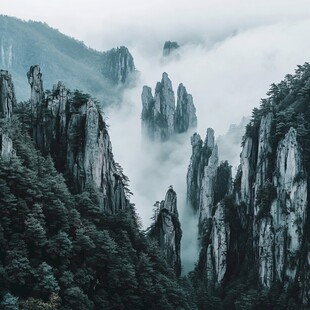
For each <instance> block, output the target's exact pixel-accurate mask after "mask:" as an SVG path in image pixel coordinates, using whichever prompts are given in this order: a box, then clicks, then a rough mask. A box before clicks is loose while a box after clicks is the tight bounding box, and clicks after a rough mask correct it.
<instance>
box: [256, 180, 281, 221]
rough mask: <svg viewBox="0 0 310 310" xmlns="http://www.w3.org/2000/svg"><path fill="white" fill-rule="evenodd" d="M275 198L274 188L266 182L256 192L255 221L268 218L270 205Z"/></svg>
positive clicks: (275, 191) (275, 190)
mask: <svg viewBox="0 0 310 310" xmlns="http://www.w3.org/2000/svg"><path fill="white" fill-rule="evenodd" d="M276 198H277V189H276V187H275V186H274V185H273V184H272V183H271V182H270V181H269V180H267V181H266V182H265V184H264V186H263V187H261V188H259V189H258V190H257V194H256V202H257V204H258V206H259V211H258V213H257V216H256V217H257V219H259V218H262V217H265V216H268V215H269V212H270V207H271V203H272V202H273V200H274V199H276Z"/></svg>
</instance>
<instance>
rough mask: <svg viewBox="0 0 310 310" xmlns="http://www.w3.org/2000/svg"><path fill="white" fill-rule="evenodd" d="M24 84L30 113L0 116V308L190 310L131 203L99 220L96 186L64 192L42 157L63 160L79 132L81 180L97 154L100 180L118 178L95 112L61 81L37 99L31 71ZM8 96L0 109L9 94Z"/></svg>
mask: <svg viewBox="0 0 310 310" xmlns="http://www.w3.org/2000/svg"><path fill="white" fill-rule="evenodd" d="M5 76H6V77H7V78H9V77H10V76H9V75H8V74H7V73H6V72H5ZM28 77H29V82H30V84H31V86H32V87H33V89H32V99H31V103H32V106H30V107H28V106H24V105H18V106H17V107H16V108H15V110H14V113H13V115H11V114H10V117H8V116H7V115H6V117H5V118H4V117H1V118H0V124H1V128H2V129H3V130H5V132H6V134H7V136H8V137H9V139H10V141H11V146H12V147H13V149H14V154H12V156H10V157H7V156H6V155H3V153H2V150H1V154H0V155H1V156H0V188H1V190H0V275H1V276H0V305H1V309H23V310H26V309H64V310H70V309H81V310H89V309H115V310H116V309H193V307H191V306H190V305H189V303H188V301H187V300H188V296H187V294H186V293H185V292H184V291H183V290H182V288H181V287H180V285H179V283H178V282H177V281H176V278H175V275H174V273H173V272H172V270H171V269H170V268H168V265H167V263H166V261H165V260H164V259H163V258H162V256H161V254H160V252H159V249H158V247H157V245H156V244H155V243H154V242H152V241H151V240H150V239H148V238H147V237H146V236H145V234H144V233H142V232H141V231H140V230H139V224H138V219H137V215H136V214H135V211H134V208H133V205H132V204H129V203H128V202H126V204H125V205H122V202H121V201H120V202H119V203H120V205H122V206H123V207H122V208H118V209H115V210H114V211H115V212H109V210H108V212H102V208H101V207H102V204H101V197H102V192H100V189H101V188H98V187H97V186H96V184H95V186H93V185H94V184H90V185H89V186H85V188H83V191H82V192H81V193H77V194H72V192H70V191H69V189H68V188H67V185H66V182H65V179H64V178H63V175H62V174H60V173H59V172H58V171H57V170H56V169H55V167H54V162H53V160H52V157H51V156H50V155H48V154H52V156H53V157H54V158H55V159H57V158H58V157H57V156H58V154H61V155H60V156H62V155H63V154H64V153H65V152H63V150H62V149H63V147H64V143H65V142H66V143H68V147H69V146H70V138H71V137H70V136H66V133H67V132H68V128H71V130H70V133H71V134H72V135H74V134H78V133H79V132H83V135H84V133H85V135H84V136H83V138H82V139H80V140H79V141H78V143H77V145H78V146H77V150H78V153H77V154H76V155H77V156H78V157H79V159H78V161H77V162H76V164H80V163H83V164H84V167H78V168H79V169H84V171H85V174H86V176H85V178H88V179H91V180H92V181H93V183H95V182H96V176H95V175H94V174H92V172H95V171H93V170H92V167H88V166H87V164H89V163H91V162H92V160H97V159H98V158H96V157H95V156H99V157H100V156H103V157H104V158H106V163H107V166H105V169H106V171H107V173H108V174H110V175H112V174H114V173H115V174H117V173H116V172H115V171H114V169H115V166H117V165H116V164H115V163H114V161H113V155H112V153H111V148H110V145H111V142H110V141H109V136H108V133H107V132H106V128H104V126H103V127H101V126H99V125H98V123H101V122H102V123H101V124H102V125H104V123H103V120H102V116H101V114H100V113H99V110H98V109H97V107H96V106H95V104H94V103H93V102H92V101H91V100H89V98H88V96H86V100H85V95H84V94H81V93H79V94H78V96H79V97H78V98H71V97H70V94H68V93H67V91H66V90H65V88H64V86H63V84H62V83H59V84H58V86H57V88H55V89H54V91H53V94H52V95H50V96H47V97H45V96H44V92H43V89H42V84H43V83H42V80H41V72H40V69H39V68H38V67H36V66H35V67H31V69H30V71H29V74H28ZM10 85H12V84H10ZM6 90H7V93H6V94H4V95H5V96H2V97H1V98H0V104H1V105H2V104H3V102H2V101H1V100H2V98H8V97H9V92H10V91H11V90H12V88H10V87H7V88H6ZM69 98H71V99H72V101H70V100H69ZM77 99H79V100H77ZM6 102H7V101H5V102H4V103H6ZM63 112H64V113H63ZM27 114H29V115H30V116H31V118H28V117H25V115H27ZM80 118H84V120H85V121H84V122H82V123H80ZM72 119H76V120H75V121H72ZM70 122H74V123H75V124H78V128H76V127H74V126H72V127H70V126H69V124H70ZM29 123H30V124H31V123H33V124H34V125H35V127H34V129H33V130H31V132H34V133H35V137H36V139H37V140H36V143H37V144H38V145H37V146H38V147H40V149H41V150H42V151H43V152H44V153H46V155H47V156H46V157H43V156H42V155H41V154H40V152H39V151H38V150H36V149H35V145H34V143H33V140H32V139H31V138H30V136H29V135H28V133H27V129H28V128H29ZM89 123H90V124H89ZM87 124H89V125H87ZM65 125H66V126H67V127H66V126H65ZM51 128H52V129H53V130H56V131H53V130H52V131H51V132H50V131H49V129H51ZM74 130H77V131H76V132H75V133H74ZM0 133H1V134H2V131H0ZM49 133H52V135H51V136H49ZM60 133H61V135H60V136H59V134H60ZM62 135H63V136H62ZM0 137H1V135H0ZM2 138H3V135H2V137H1V139H2ZM58 138H60V139H59V140H58ZM51 141H53V145H52V146H51V144H50V142H51ZM87 141H89V143H88V142H87ZM100 141H101V142H100ZM80 142H81V144H82V145H83V148H82V149H81V145H80ZM58 143H59V144H58ZM100 143H101V144H100ZM0 145H1V146H2V147H3V145H4V143H3V139H2V143H1V144H0ZM104 145H105V146H106V147H105V148H100V146H104ZM58 151H59V153H58ZM100 151H104V152H106V153H104V154H100ZM68 153H69V154H70V151H68ZM87 158H88V159H87ZM58 159H59V158H58ZM58 164H59V163H58ZM88 173H90V175H88V176H87V174H88ZM114 177H115V178H116V176H114ZM114 180H115V179H108V178H107V179H105V181H106V182H107V183H109V184H107V186H109V187H110V188H113V187H115V183H113V182H114ZM119 182H121V181H119ZM123 192H124V190H123ZM107 195H108V198H109V199H112V194H111V193H107ZM123 195H125V193H123ZM104 206H106V205H104ZM116 211H117V212H116ZM111 213H113V214H111Z"/></svg>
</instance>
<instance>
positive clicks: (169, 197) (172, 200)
mask: <svg viewBox="0 0 310 310" xmlns="http://www.w3.org/2000/svg"><path fill="white" fill-rule="evenodd" d="M155 208H156V209H155V215H154V216H155V218H154V223H153V225H152V227H151V229H150V232H149V234H150V236H151V237H152V238H154V239H155V240H156V241H157V242H158V244H159V247H160V251H161V253H162V255H163V257H164V258H165V259H166V261H167V263H168V265H169V266H170V267H171V268H173V269H174V272H175V274H176V276H177V277H179V276H180V275H181V255H180V248H181V238H182V230H181V225H180V222H179V214H178V209H177V195H176V192H175V191H174V190H173V189H172V187H170V188H169V190H168V191H167V193H166V197H165V200H162V201H161V202H159V201H157V202H156V203H155Z"/></svg>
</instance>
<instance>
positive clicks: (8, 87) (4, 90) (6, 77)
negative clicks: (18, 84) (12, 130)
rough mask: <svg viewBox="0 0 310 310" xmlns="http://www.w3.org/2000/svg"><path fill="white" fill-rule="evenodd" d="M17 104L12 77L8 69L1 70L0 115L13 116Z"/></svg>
mask: <svg viewBox="0 0 310 310" xmlns="http://www.w3.org/2000/svg"><path fill="white" fill-rule="evenodd" d="M15 105H16V98H15V91H14V86H13V82H12V77H11V75H10V74H9V72H8V71H6V70H0V116H1V117H5V118H11V117H12V113H13V107H14V106H15Z"/></svg>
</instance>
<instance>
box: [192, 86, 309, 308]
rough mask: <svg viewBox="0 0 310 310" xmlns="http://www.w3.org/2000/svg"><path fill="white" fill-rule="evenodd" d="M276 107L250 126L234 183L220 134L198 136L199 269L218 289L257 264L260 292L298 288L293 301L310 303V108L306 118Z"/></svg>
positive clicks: (194, 152) (195, 146)
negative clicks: (220, 151)
mask: <svg viewBox="0 0 310 310" xmlns="http://www.w3.org/2000/svg"><path fill="white" fill-rule="evenodd" d="M291 92H292V91H291ZM298 93H300V92H298ZM290 96H292V95H291V93H290ZM273 100H274V99H273ZM299 100H300V99H299ZM285 103H286V104H287V102H285ZM265 104H266V103H265ZM270 106H271V104H270V105H269V106H268V105H267V107H268V108H266V106H264V109H262V110H256V111H255V114H254V116H253V118H252V120H251V122H250V124H249V125H248V126H247V127H246V134H245V136H244V139H243V142H242V145H243V148H242V152H241V154H240V166H239V170H238V173H237V175H236V178H235V180H234V186H233V187H232V182H231V172H230V169H229V166H228V164H227V163H221V164H220V165H218V152H217V147H216V144H215V143H214V133H213V131H212V130H210V129H208V132H207V137H206V140H205V142H203V141H202V139H201V138H200V136H199V135H197V134H195V135H194V136H193V137H192V141H191V142H192V157H191V162H190V165H189V169H188V174H187V197H188V202H189V204H190V205H191V206H192V208H193V209H194V210H195V211H197V212H199V223H198V227H199V237H200V256H199V261H198V265H197V270H198V272H199V274H200V276H201V277H202V278H203V279H204V280H206V283H207V286H208V287H209V288H210V291H212V289H214V288H215V287H218V286H222V287H224V283H229V281H230V279H231V277H232V276H233V277H237V278H238V277H239V276H242V275H240V274H238V273H239V272H240V270H241V269H242V270H243V271H242V272H243V273H244V272H249V273H250V271H246V270H250V269H251V270H252V271H253V274H254V275H255V281H256V283H258V287H259V289H264V290H265V291H266V292H272V289H273V288H274V287H276V286H277V285H281V287H282V288H281V289H282V290H283V294H291V295H289V296H292V291H291V290H292V287H294V288H296V291H295V293H294V295H293V296H294V297H293V298H294V300H295V301H294V302H296V303H297V304H299V305H301V304H309V302H310V298H309V296H310V289H309V285H308V280H309V278H310V277H309V274H310V273H309V263H310V260H309V257H310V255H309V253H310V252H309V230H308V228H307V225H309V224H308V223H309V217H308V209H309V208H308V188H309V184H308V174H309V164H308V160H309V155H308V151H309V149H308V143H309V138H310V132H309V131H308V130H307V129H306V128H308V123H307V122H309V119H308V121H307V118H308V114H307V113H308V111H307V110H306V108H305V111H304V112H303V113H305V114H304V116H303V115H301V112H300V111H301V109H300V106H301V105H296V106H297V107H298V110H297V111H298V113H299V114H298V113H297V112H296V114H295V116H292V114H289V113H288V112H286V111H285V112H283V111H282V110H281V109H280V108H278V107H277V106H276V107H274V106H272V108H271V107H270ZM304 106H305V107H306V105H304ZM280 107H281V108H282V109H283V105H282V106H280ZM293 108H295V106H293ZM293 108H292V107H291V108H290V109H291V110H290V111H292V110H293ZM296 109H297V108H296ZM253 113H254V112H253ZM291 113H292V112H291ZM286 114H288V115H289V116H287V117H288V120H287V121H286V122H283V121H280V120H281V117H284V115H286ZM294 117H295V119H294ZM292 118H293V119H294V121H291V119H292ZM305 148H306V150H308V151H305ZM256 289H257V287H256ZM269 290H270V291H269ZM270 294H271V293H270Z"/></svg>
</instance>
